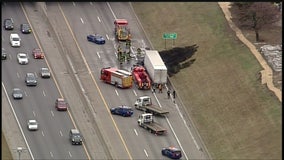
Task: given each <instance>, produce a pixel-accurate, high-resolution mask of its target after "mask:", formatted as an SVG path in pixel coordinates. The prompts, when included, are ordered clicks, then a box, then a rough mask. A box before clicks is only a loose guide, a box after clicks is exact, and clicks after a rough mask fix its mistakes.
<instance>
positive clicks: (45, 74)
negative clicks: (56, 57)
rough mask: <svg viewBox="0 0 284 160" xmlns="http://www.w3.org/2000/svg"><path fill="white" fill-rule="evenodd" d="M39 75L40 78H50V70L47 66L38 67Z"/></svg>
mask: <svg viewBox="0 0 284 160" xmlns="http://www.w3.org/2000/svg"><path fill="white" fill-rule="evenodd" d="M40 75H41V77H42V78H50V71H49V69H48V68H47V67H42V68H40Z"/></svg>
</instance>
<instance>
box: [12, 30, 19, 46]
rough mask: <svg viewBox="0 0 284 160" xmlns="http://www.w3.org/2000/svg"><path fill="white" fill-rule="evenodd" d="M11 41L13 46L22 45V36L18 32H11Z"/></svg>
mask: <svg viewBox="0 0 284 160" xmlns="http://www.w3.org/2000/svg"><path fill="white" fill-rule="evenodd" d="M10 43H11V46H12V47H20V46H21V38H20V36H19V35H18V34H17V33H11V34H10Z"/></svg>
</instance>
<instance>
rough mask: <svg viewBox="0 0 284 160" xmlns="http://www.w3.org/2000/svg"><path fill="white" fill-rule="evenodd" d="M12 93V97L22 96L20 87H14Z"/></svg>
mask: <svg viewBox="0 0 284 160" xmlns="http://www.w3.org/2000/svg"><path fill="white" fill-rule="evenodd" d="M12 95H13V98H14V99H22V98H23V92H22V90H21V89H20V88H14V89H13V93H12Z"/></svg>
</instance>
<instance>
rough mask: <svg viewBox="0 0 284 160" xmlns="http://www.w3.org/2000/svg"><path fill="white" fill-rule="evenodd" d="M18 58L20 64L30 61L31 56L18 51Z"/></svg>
mask: <svg viewBox="0 0 284 160" xmlns="http://www.w3.org/2000/svg"><path fill="white" fill-rule="evenodd" d="M17 59H18V62H19V64H28V63H29V58H28V55H27V54H26V53H18V54H17Z"/></svg>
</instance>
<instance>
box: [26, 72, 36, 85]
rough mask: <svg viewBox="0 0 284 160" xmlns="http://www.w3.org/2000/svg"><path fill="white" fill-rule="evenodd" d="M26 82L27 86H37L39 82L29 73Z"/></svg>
mask: <svg viewBox="0 0 284 160" xmlns="http://www.w3.org/2000/svg"><path fill="white" fill-rule="evenodd" d="M25 82H26V85H27V86H36V85H37V80H36V77H35V74H34V73H27V74H26V80H25Z"/></svg>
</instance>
